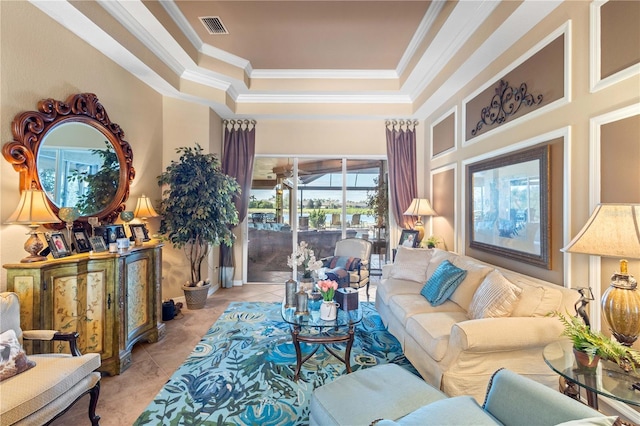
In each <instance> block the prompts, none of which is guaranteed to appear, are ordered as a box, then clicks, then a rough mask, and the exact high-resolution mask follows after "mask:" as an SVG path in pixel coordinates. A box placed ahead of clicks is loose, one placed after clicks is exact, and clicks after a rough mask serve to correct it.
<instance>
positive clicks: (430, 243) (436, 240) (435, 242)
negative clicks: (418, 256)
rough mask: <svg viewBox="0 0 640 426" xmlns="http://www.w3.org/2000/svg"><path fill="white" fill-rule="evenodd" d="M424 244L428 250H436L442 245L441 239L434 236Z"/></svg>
mask: <svg viewBox="0 0 640 426" xmlns="http://www.w3.org/2000/svg"><path fill="white" fill-rule="evenodd" d="M424 244H426V246H427V248H435V247H436V246H437V245H438V244H440V239H439V238H438V237H436V236H435V235H432V236H430V237H429V238H426V239H425V240H424Z"/></svg>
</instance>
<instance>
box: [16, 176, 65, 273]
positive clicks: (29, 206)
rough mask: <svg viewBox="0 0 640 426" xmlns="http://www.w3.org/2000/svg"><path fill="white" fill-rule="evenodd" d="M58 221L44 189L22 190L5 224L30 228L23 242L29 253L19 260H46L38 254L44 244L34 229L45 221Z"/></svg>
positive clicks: (24, 261) (25, 261)
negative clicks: (14, 208)
mask: <svg viewBox="0 0 640 426" xmlns="http://www.w3.org/2000/svg"><path fill="white" fill-rule="evenodd" d="M60 222H61V221H60V219H58V217H57V216H56V215H55V214H54V213H53V210H51V207H49V203H47V198H46V195H45V193H44V191H40V190H38V189H33V188H32V189H26V190H24V191H22V194H20V201H19V202H18V207H17V208H16V210H15V211H14V212H13V214H12V215H11V216H9V219H7V224H9V225H12V224H20V225H29V227H30V228H31V232H30V233H29V238H28V239H27V241H26V242H25V243H24V249H25V251H26V252H27V253H29V256H27V257H25V258H24V259H22V260H21V261H20V262H22V263H28V262H40V261H43V260H46V259H47V258H46V257H44V256H40V255H39V254H38V253H40V252H41V251H42V249H43V248H44V244H43V243H42V241H41V240H40V238H39V237H38V233H37V232H36V229H38V226H39V225H42V224H45V223H60Z"/></svg>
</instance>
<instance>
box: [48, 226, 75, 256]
mask: <svg viewBox="0 0 640 426" xmlns="http://www.w3.org/2000/svg"><path fill="white" fill-rule="evenodd" d="M46 239H47V244H48V245H49V250H51V255H52V256H53V258H54V259H59V258H61V257H66V256H70V255H71V249H69V244H67V240H66V238H65V237H64V234H63V233H62V232H51V233H50V234H46Z"/></svg>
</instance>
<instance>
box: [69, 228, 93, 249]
mask: <svg viewBox="0 0 640 426" xmlns="http://www.w3.org/2000/svg"><path fill="white" fill-rule="evenodd" d="M71 240H72V242H73V245H74V246H75V249H76V253H87V252H89V251H91V243H90V242H89V235H88V234H87V231H85V230H84V228H75V229H73V230H72V231H71Z"/></svg>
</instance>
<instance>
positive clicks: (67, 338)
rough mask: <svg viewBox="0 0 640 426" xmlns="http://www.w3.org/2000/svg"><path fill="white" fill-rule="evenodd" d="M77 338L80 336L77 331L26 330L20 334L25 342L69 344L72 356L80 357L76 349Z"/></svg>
mask: <svg viewBox="0 0 640 426" xmlns="http://www.w3.org/2000/svg"><path fill="white" fill-rule="evenodd" d="M78 337H80V335H79V334H78V332H77V331H72V332H69V333H63V332H62V331H56V330H27V331H23V332H22V338H23V339H26V340H46V341H49V340H57V341H64V342H69V350H70V351H71V355H73V356H81V355H82V353H81V352H80V350H79V349H78Z"/></svg>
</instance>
